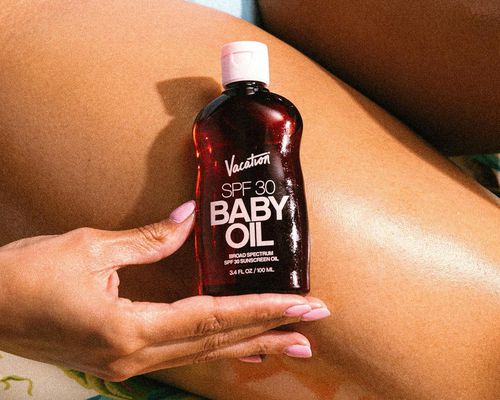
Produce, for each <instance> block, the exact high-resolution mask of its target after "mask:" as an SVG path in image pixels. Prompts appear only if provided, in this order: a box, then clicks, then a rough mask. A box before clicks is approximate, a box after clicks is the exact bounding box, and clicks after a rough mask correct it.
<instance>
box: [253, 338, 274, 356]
mask: <svg viewBox="0 0 500 400" xmlns="http://www.w3.org/2000/svg"><path fill="white" fill-rule="evenodd" d="M269 352H270V347H269V343H268V342H266V341H265V340H259V341H258V342H257V343H255V345H254V348H253V352H252V354H269Z"/></svg>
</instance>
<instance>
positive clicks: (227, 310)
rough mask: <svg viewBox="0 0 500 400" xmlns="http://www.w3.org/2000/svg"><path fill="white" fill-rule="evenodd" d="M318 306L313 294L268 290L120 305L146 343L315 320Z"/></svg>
mask: <svg viewBox="0 0 500 400" xmlns="http://www.w3.org/2000/svg"><path fill="white" fill-rule="evenodd" d="M318 306H320V307H322V306H323V303H322V302H321V301H320V300H318V299H315V298H312V297H309V298H304V297H301V296H298V295H286V294H269V293H267V294H249V295H242V296H228V297H212V296H195V297H190V298H187V299H183V300H180V301H177V302H175V303H171V304H161V303H124V304H123V307H126V308H127V312H128V313H132V314H133V315H134V316H135V317H136V325H137V326H141V327H143V329H142V332H143V335H144V341H145V342H146V343H148V344H152V343H161V342H165V341H171V340H176V339H183V338H189V337H199V336H209V335H213V334H216V333H219V332H223V331H226V330H230V329H234V328H239V327H243V326H250V325H259V324H263V323H267V322H269V321H278V325H282V324H284V323H290V321H291V320H296V321H299V320H301V318H306V319H307V318H308V316H312V319H310V320H314V318H316V319H318V315H316V314H318V312H317V311H316V310H313V309H317V308H318ZM323 309H324V311H322V313H323V314H327V315H329V311H328V310H327V309H326V308H325V307H323ZM311 313H313V314H311ZM322 313H320V314H322ZM129 315H130V314H129ZM324 316H326V315H324ZM319 317H320V318H321V317H322V315H319Z"/></svg>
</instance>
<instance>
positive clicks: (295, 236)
mask: <svg viewBox="0 0 500 400" xmlns="http://www.w3.org/2000/svg"><path fill="white" fill-rule="evenodd" d="M221 63H222V84H223V86H224V89H225V90H224V91H223V93H222V94H221V95H220V96H219V97H217V98H216V99H215V100H213V101H212V102H211V103H210V104H208V105H207V106H206V107H205V108H204V109H203V110H201V111H200V113H199V114H198V116H197V117H196V120H195V123H194V127H193V139H194V144H195V149H196V156H197V159H198V177H197V184H196V224H195V249H196V260H197V264H198V270H199V274H200V285H199V291H200V294H208V295H216V296H218V295H235V294H244V293H263V292H274V293H300V294H303V293H307V292H308V291H309V254H310V249H309V230H308V221H307V209H306V200H305V193H304V182H303V178H302V171H301V168H300V160H299V146H300V140H301V135H302V118H301V116H300V114H299V111H298V110H297V108H296V107H295V106H294V105H293V104H292V103H291V102H290V101H288V100H287V99H285V98H284V97H282V96H280V95H277V94H275V93H272V92H270V91H269V90H268V89H267V86H268V84H269V61H268V51H267V46H266V45H265V44H263V43H259V42H252V41H243V42H232V43H228V44H226V45H224V46H223V47H222V52H221Z"/></svg>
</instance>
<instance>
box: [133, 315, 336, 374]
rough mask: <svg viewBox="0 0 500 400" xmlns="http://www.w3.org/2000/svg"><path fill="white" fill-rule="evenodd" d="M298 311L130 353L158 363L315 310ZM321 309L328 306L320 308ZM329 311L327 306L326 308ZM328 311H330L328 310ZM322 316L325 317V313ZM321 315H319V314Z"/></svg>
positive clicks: (225, 343) (142, 360)
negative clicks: (257, 322)
mask: <svg viewBox="0 0 500 400" xmlns="http://www.w3.org/2000/svg"><path fill="white" fill-rule="evenodd" d="M294 307H295V309H296V310H297V311H299V310H301V311H300V312H294V313H293V315H289V316H287V315H286V313H285V315H284V316H282V317H280V318H277V319H271V320H269V321H264V322H262V323H259V324H254V325H244V326H241V327H237V328H234V329H228V330H224V331H221V332H218V333H214V334H211V335H206V336H192V337H188V338H183V339H177V340H170V341H167V342H162V343H156V344H153V345H151V346H148V347H145V348H142V349H140V350H139V351H137V352H135V353H134V354H132V355H131V356H130V358H131V359H133V360H134V362H135V363H138V364H140V365H148V364H149V365H151V364H157V363H160V362H162V361H165V360H171V359H177V358H180V357H185V356H189V355H193V354H197V353H200V352H204V351H208V350H213V349H216V348H219V347H224V346H228V345H231V344H234V343H236V342H239V341H240V340H243V339H246V338H249V337H253V336H257V335H260V334H262V333H264V332H266V331H269V330H271V329H274V328H276V327H278V326H281V325H286V324H291V323H294V322H299V321H301V320H303V317H304V315H306V314H310V313H311V312H314V311H316V310H313V311H309V312H307V310H310V309H311V308H310V307H309V306H308V305H305V306H301V305H299V306H294ZM321 310H326V309H325V308H321ZM326 311H328V310H326ZM328 314H329V313H328ZM321 318H325V315H324V316H322V317H321ZM318 319H320V318H318Z"/></svg>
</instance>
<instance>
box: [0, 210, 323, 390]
mask: <svg viewBox="0 0 500 400" xmlns="http://www.w3.org/2000/svg"><path fill="white" fill-rule="evenodd" d="M186 207H188V212H187V213H184V214H183V216H182V219H179V218H177V219H172V217H171V218H170V219H168V220H164V221H162V222H159V223H154V224H151V225H147V226H144V227H141V228H137V229H130V230H126V231H121V232H120V231H119V232H111V231H104V230H97V229H90V228H80V229H76V230H73V231H70V232H68V233H66V234H63V235H44V236H38V237H33V238H27V239H21V240H18V241H15V242H12V243H10V244H8V245H6V246H3V247H0V268H1V270H2V280H1V282H0V287H1V289H2V291H1V293H2V296H1V299H0V313H1V315H2V324H1V325H0V348H1V349H2V350H5V351H8V352H11V353H15V354H18V355H21V356H23V357H27V358H31V359H34V360H39V361H43V362H47V363H52V364H56V365H59V366H64V367H69V368H73V369H77V370H79V371H85V372H90V373H92V374H94V375H97V376H99V377H101V378H104V379H107V380H111V381H122V380H125V379H127V378H129V377H131V376H135V375H139V374H144V373H146V372H150V371H156V370H158V369H162V368H172V367H175V366H181V365H186V364H192V363H198V362H206V361H213V360H217V359H220V358H231V357H232V358H240V357H249V356H254V357H256V359H251V360H252V361H253V362H261V358H260V356H258V355H260V354H284V353H286V354H287V355H289V356H293V357H308V356H310V354H309V353H310V350H309V351H308V349H310V344H309V342H308V340H307V338H305V337H304V336H303V335H301V334H299V333H296V332H278V331H275V330H272V328H275V327H278V326H280V325H285V324H290V323H293V322H298V321H301V320H309V321H312V320H317V319H321V318H324V317H326V316H327V314H328V311H326V309H325V308H324V304H323V303H321V301H320V300H318V299H314V298H312V297H308V298H302V297H300V296H292V295H276V294H263V295H247V296H233V297H217V298H215V297H210V296H195V297H190V298H186V299H183V300H179V301H176V302H174V303H170V304H165V303H151V302H132V301H130V299H126V298H123V297H119V295H118V286H119V284H120V279H119V277H118V270H119V269H120V268H122V267H124V266H127V265H130V264H145V263H152V262H156V261H158V260H160V259H165V258H166V257H168V256H169V255H171V254H172V253H173V252H175V251H176V250H177V249H178V248H179V247H180V246H181V245H182V244H183V243H184V241H185V240H186V238H187V237H188V235H189V233H190V232H191V230H192V227H193V224H194V202H192V201H191V202H188V203H186V204H185V205H184V207H183V208H181V210H186ZM176 215H177V214H175V213H174V214H172V216H173V217H175V216H176ZM84 298H85V301H82V299H84ZM12 304H15V305H16V306H15V307H12ZM34 304H36V305H42V306H37V307H34V306H33V305H34ZM313 308H314V310H313ZM318 313H320V314H318ZM318 317H320V318H318ZM255 355H257V356H255Z"/></svg>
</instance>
